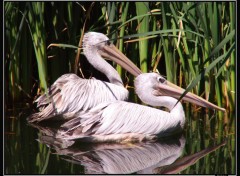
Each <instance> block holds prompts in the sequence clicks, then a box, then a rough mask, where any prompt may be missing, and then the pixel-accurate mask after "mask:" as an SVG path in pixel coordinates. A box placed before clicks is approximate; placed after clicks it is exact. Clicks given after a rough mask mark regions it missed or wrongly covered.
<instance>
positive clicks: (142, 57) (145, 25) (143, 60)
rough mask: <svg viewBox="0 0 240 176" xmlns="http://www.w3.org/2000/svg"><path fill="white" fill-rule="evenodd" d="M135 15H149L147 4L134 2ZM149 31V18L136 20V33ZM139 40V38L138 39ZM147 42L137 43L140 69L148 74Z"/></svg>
mask: <svg viewBox="0 0 240 176" xmlns="http://www.w3.org/2000/svg"><path fill="white" fill-rule="evenodd" d="M135 4H136V12H137V15H138V16H139V15H144V14H147V13H149V2H136V3H135ZM148 31H149V17H148V16H145V17H143V18H142V19H138V30H137V32H138V33H139V34H140V33H145V32H148ZM140 39H141V38H140ZM147 59H148V40H140V41H139V62H140V68H141V70H142V71H143V72H148V64H147Z"/></svg>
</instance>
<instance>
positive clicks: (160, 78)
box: [157, 77, 166, 83]
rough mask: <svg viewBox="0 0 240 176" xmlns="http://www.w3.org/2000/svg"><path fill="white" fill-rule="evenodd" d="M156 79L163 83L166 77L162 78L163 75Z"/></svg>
mask: <svg viewBox="0 0 240 176" xmlns="http://www.w3.org/2000/svg"><path fill="white" fill-rule="evenodd" d="M157 79H158V81H159V82H160V83H165V81H166V79H164V78H163V77H158V78H157Z"/></svg>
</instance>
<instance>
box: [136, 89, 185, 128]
mask: <svg viewBox="0 0 240 176" xmlns="http://www.w3.org/2000/svg"><path fill="white" fill-rule="evenodd" d="M137 94H138V93H137ZM138 97H139V98H140V99H141V100H142V101H143V102H144V103H146V104H148V105H151V106H162V107H165V108H168V109H169V111H170V114H171V118H175V119H172V120H173V121H174V120H177V119H178V120H179V121H180V123H181V126H182V127H183V126H184V123H185V113H184V110H183V106H182V104H181V103H180V102H178V103H177V99H175V98H173V97H169V96H154V95H152V94H151V95H149V94H148V95H147V94H141V95H140V94H138ZM176 103H177V104H176Z"/></svg>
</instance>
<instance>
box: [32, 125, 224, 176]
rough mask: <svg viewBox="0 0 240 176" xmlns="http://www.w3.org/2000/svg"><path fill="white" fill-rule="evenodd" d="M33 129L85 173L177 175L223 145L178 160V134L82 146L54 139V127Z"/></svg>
mask: <svg viewBox="0 0 240 176" xmlns="http://www.w3.org/2000/svg"><path fill="white" fill-rule="evenodd" d="M34 127H35V128H38V130H39V131H40V132H41V135H40V136H39V139H38V141H39V142H41V143H44V144H46V145H47V146H49V147H50V148H51V149H54V153H55V154H58V155H62V158H63V159H64V160H66V161H68V162H71V163H74V164H80V165H83V166H84V168H85V174H87V173H88V174H103V173H108V174H128V173H135V172H137V173H138V174H151V173H154V174H156V173H158V174H159V173H179V172H180V171H181V170H183V169H185V168H187V167H188V166H190V165H192V164H194V163H195V162H196V161H197V160H198V159H200V158H201V157H203V156H205V155H206V154H208V153H210V152H212V151H214V150H216V149H217V148H219V147H220V146H222V145H224V144H225V143H222V144H220V145H218V146H215V147H211V148H207V149H205V150H202V151H200V152H197V153H195V154H192V155H189V156H185V157H183V158H180V159H178V158H179V157H180V156H181V154H182V152H183V149H184V146H185V138H184V137H183V136H182V135H181V136H175V137H174V138H173V137H172V138H171V139H167V140H161V141H158V142H155V143H150V142H145V143H134V144H114V143H99V144H83V143H80V142H74V141H69V140H62V139H56V138H55V137H54V135H55V134H56V132H57V130H56V129H58V127H56V126H55V127H50V126H43V125H41V126H40V125H36V124H35V125H34ZM177 159H178V160H177ZM176 160H177V161H176Z"/></svg>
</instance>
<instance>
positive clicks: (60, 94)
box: [28, 32, 225, 142]
mask: <svg viewBox="0 0 240 176" xmlns="http://www.w3.org/2000/svg"><path fill="white" fill-rule="evenodd" d="M83 53H84V55H85V56H86V58H87V59H88V61H89V63H90V64H92V66H93V67H94V68H95V69H97V70H99V71H101V72H102V73H104V74H105V75H106V76H107V78H108V79H109V82H110V83H109V82H104V81H101V80H96V79H82V78H79V77H78V76H77V75H75V74H65V75H63V76H61V77H60V78H58V79H57V80H56V81H55V82H54V84H53V85H52V86H51V87H50V88H49V89H48V93H47V94H44V95H42V96H40V97H39V98H38V99H37V100H36V102H37V107H39V110H40V112H38V113H36V114H33V115H31V116H30V117H29V118H28V121H29V122H31V123H33V122H40V121H43V120H47V119H56V120H67V122H65V123H64V124H63V125H62V126H61V129H60V130H59V132H58V134H57V137H59V138H64V139H69V140H76V139H78V140H82V141H88V142H129V141H144V140H155V139H157V138H158V137H163V136H169V135H172V134H175V133H177V132H179V131H181V130H182V129H183V127H184V124H185V114H184V110H183V107H182V104H181V103H180V102H178V100H177V99H176V98H179V97H180V96H181V95H182V93H183V92H184V89H181V88H180V87H178V86H176V85H174V84H172V83H170V82H168V81H167V80H165V79H164V78H163V77H162V76H161V75H159V74H157V73H142V72H141V70H139V68H138V67H136V66H135V65H134V64H133V63H132V62H131V61H130V60H129V59H128V58H127V57H126V56H125V55H124V54H122V53H121V52H120V51H119V50H118V49H117V48H116V47H115V46H114V45H113V44H110V43H109V38H107V37H106V36H105V35H103V34H101V33H96V32H88V33H86V34H85V35H84V37H83ZM103 57H104V58H105V59H110V60H112V61H114V62H116V63H117V64H119V65H121V66H122V67H123V68H125V69H126V70H127V71H128V72H130V73H131V74H132V75H134V76H136V79H135V81H134V87H135V91H136V94H137V95H138V97H139V98H140V99H141V100H142V101H143V102H144V103H146V104H148V105H151V106H163V107H166V108H168V109H169V112H166V111H162V110H159V109H155V108H152V107H148V106H144V105H140V104H135V103H130V102H126V100H127V99H128V90H127V89H125V88H124V86H123V82H122V80H121V78H120V76H119V75H118V73H117V71H116V70H115V69H114V68H113V67H112V66H111V65H110V64H109V63H108V62H107V61H105V60H104V59H103ZM183 100H186V101H188V102H191V103H194V104H197V105H200V106H203V107H208V108H213V109H217V110H221V111H225V109H223V108H220V107H218V106H216V105H214V104H212V103H210V102H208V101H206V100H204V99H203V98H201V97H199V96H197V95H194V94H192V93H190V92H189V93H187V94H186V95H185V96H184V97H183Z"/></svg>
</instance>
